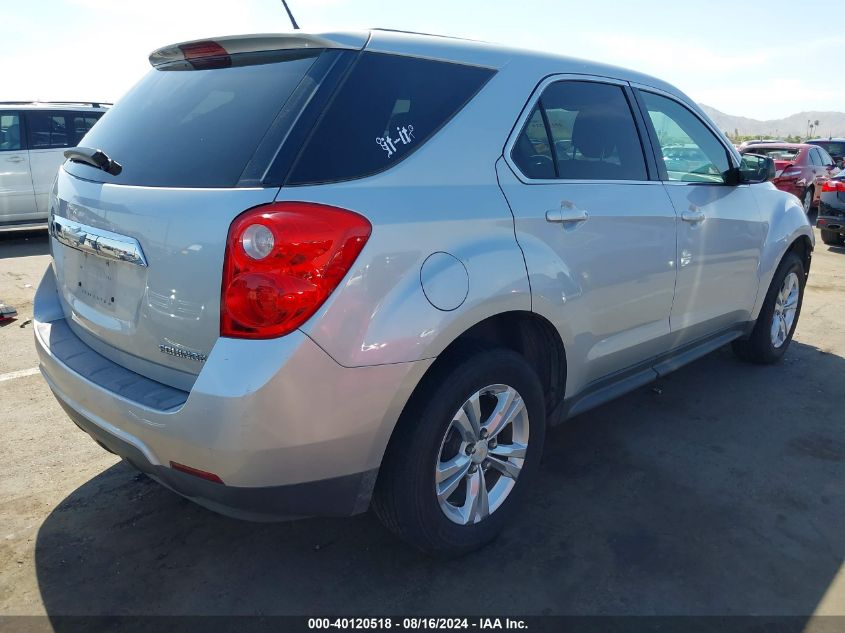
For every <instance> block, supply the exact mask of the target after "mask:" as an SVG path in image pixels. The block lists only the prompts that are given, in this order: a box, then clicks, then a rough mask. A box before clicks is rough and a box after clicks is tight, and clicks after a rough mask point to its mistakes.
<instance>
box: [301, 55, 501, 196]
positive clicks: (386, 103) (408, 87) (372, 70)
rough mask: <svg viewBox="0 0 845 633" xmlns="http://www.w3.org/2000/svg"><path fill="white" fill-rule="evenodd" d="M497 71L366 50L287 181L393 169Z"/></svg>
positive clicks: (325, 179) (337, 178) (336, 178)
mask: <svg viewBox="0 0 845 633" xmlns="http://www.w3.org/2000/svg"><path fill="white" fill-rule="evenodd" d="M493 73H494V71H492V70H490V69H487V68H479V67H476V66H465V65H462V64H456V63H450V62H441V61H434V60H430V59H420V58H415V57H405V56H402V55H388V54H384V53H362V54H361V56H360V58H359V60H358V61H357V62H356V63H355V66H354V67H353V68H352V70H351V71H350V72H349V76H348V77H347V78H346V80H345V81H344V82H343V85H342V86H341V87H340V88H339V89H338V92H337V94H336V95H335V96H334V98H333V99H332V101H331V104H330V105H329V107H328V110H327V111H326V112H325V114H324V115H323V117H322V119H320V121H319V122H318V123H317V125H316V128H315V130H314V132H313V134H312V135H311V138H310V139H309V140H308V142H307V143H306V145H305V147H304V148H303V150H302V152H301V153H300V155H299V157H298V158H297V160H296V163H295V164H294V166H293V169H292V171H291V174H290V176H289V177H288V180H287V184H290V185H302V184H312V183H320V182H334V181H340V180H350V179H353V178H361V177H364V176H368V175H371V174H375V173H377V172H380V171H383V170H385V169H389V168H390V167H392V166H393V165H395V164H396V163H397V162H399V161H400V160H402V159H403V158H405V157H406V156H408V155H409V154H410V153H411V152H413V151H414V150H416V149H417V148H419V147H420V146H421V145H422V144H423V143H425V142H426V141H427V140H428V139H429V138H431V137H432V135H434V134H435V133H436V132H437V131H438V130H439V129H440V128H441V127H443V126H444V125H445V124H446V123H447V122H448V121H449V120H450V119H451V118H452V117H453V116H454V115H455V114H456V113H457V112H458V111H459V110H461V108H463V106H464V105H465V104H466V103H467V102H468V101H469V100H470V99H471V98H472V97H473V96H474V95H475V94H476V93H477V92H478V91H479V90H480V89H481V87H482V86H483V85H484V84H485V83H486V82H487V80H488V79H489V78H490V77H492V76H493ZM459 149H460V148H455V150H456V151H459Z"/></svg>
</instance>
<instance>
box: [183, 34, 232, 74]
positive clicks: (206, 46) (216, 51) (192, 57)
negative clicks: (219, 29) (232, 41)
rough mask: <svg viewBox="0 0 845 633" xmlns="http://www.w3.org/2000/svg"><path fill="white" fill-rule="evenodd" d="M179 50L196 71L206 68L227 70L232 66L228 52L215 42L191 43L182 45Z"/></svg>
mask: <svg viewBox="0 0 845 633" xmlns="http://www.w3.org/2000/svg"><path fill="white" fill-rule="evenodd" d="M179 50H181V51H182V54H183V55H184V56H185V59H186V60H188V62H190V64H191V66H193V67H194V68H196V69H197V70H205V69H208V68H228V67H229V66H231V65H232V58H231V57H229V53H228V51H227V50H226V49H225V48H223V47H222V46H220V44H218V43H217V42H213V41H211V40H208V41H205V42H191V43H189V44H182V45H180V46H179Z"/></svg>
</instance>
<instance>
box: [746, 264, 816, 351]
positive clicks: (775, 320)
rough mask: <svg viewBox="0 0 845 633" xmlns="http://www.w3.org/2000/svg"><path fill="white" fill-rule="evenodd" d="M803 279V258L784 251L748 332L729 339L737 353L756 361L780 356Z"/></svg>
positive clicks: (795, 316) (798, 308)
mask: <svg viewBox="0 0 845 633" xmlns="http://www.w3.org/2000/svg"><path fill="white" fill-rule="evenodd" d="M804 282H805V277H804V263H803V261H801V258H800V257H798V255H796V254H795V253H788V254H787V255H786V256H785V257H784V258H783V261H781V263H780V266H778V269H777V270H776V271H775V275H774V277H773V278H772V283H771V285H770V286H769V291H768V293H766V300H765V301H764V303H763V307H762V308H760V315H759V316H758V317H757V321H756V323H755V324H754V329H753V330H752V331H751V336H750V337H749V338H748V339H742V340H737V341H734V342H733V349H734V352H736V354H737V356H739V357H740V358H742V359H743V360H747V361H750V362H752V363H760V364H770V363H776V362H777V361H779V360H780V359H781V358H783V355H784V354H785V353H786V349H787V348H788V347H789V343H790V342H791V341H792V336H793V334H794V333H795V327H796V326H797V325H798V316H799V315H800V314H801V304H802V303H803V301H804Z"/></svg>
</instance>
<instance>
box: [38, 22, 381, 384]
mask: <svg viewBox="0 0 845 633" xmlns="http://www.w3.org/2000/svg"><path fill="white" fill-rule="evenodd" d="M364 43H365V38H364V37H363V36H361V37H360V38H358V39H357V40H356V37H353V36H344V37H343V38H341V39H340V40H339V41H335V40H331V39H327V38H325V37H317V36H307V35H303V36H251V37H241V38H223V39H218V40H215V41H213V42H190V43H187V44H183V45H176V46H173V47H168V48H166V49H161V50H159V51H156V52H155V53H153V55H151V58H150V59H151V62H152V63H153V66H154V68H153V69H152V70H151V71H150V72H149V74H147V75H146V76H145V77H144V78H143V79H142V80H141V81H140V82H139V83H138V84H137V85H136V86H135V87H134V88H133V89H132V90H131V91H130V92H129V93H128V94H127V95H126V96H124V97H123V99H121V100H120V101H119V102H118V103H117V104H116V105H115V106H114V107H113V108H112V109H111V110H110V111H109V112H108V113H107V114H106V115H105V116H104V117H103V118H102V119H101V120H100V122H99V123H98V124H97V125H96V126H94V128H93V129H92V130H91V131H90V132H89V133H88V134H87V135H86V136H85V137H84V138H83V139H82V141H81V142H80V147H83V148H93V149H98V150H101V151H102V152H104V153H105V154H106V155H107V156H108V157H109V158H110V159H111V160H113V161H116V162H117V163H119V164H120V166H121V167H122V169H121V170H120V172H119V173H118V174H116V175H113V174H112V173H107V172H106V171H104V170H101V169H98V168H97V167H94V166H91V165H89V164H85V163H83V162H76V161H68V162H66V163H65V165H64V167H63V169H62V170H61V171H60V174H59V178H58V180H57V183H56V187H55V190H54V195H53V196H52V199H51V231H52V233H53V239H52V240H51V244H52V249H53V258H54V270H55V273H56V277H57V281H58V287H59V292H60V295H61V300H62V306H63V309H64V313H65V317H66V319H67V321H68V323H69V324H70V326H71V328H73V330H74V332H75V333H76V334H77V335H78V336H79V337H80V338H82V339H83V340H84V341H85V342H86V343H88V344H89V345H90V346H91V347H93V348H94V349H95V350H97V351H98V352H99V353H101V354H103V355H104V356H106V357H107V358H110V359H111V360H113V361H115V362H117V363H119V364H121V365H124V366H126V367H128V368H130V369H132V370H133V371H136V372H138V373H141V374H143V375H146V376H148V377H150V378H153V379H155V380H158V381H159V382H163V383H165V384H169V385H172V386H174V387H178V388H181V389H189V388H190V386H191V385H192V384H193V380H194V379H195V377H196V375H197V374H198V373H199V371H200V369H201V368H202V362H203V360H204V358H205V356H207V355H208V353H209V352H210V350H211V348H212V347H213V346H214V343H215V341H216V340H217V338H218V336H219V331H220V330H219V328H220V289H221V288H220V286H221V274H222V268H223V259H224V252H225V245H226V237H227V233H228V229H229V226H230V224H231V222H232V220H233V219H234V218H235V217H237V216H238V215H239V214H241V213H242V212H243V211H245V210H246V209H249V208H251V207H254V206H256V205H259V204H263V203H269V202H271V201H272V200H273V199H274V197H275V196H276V194H277V192H278V190H279V184H278V183H277V182H274V177H273V174H274V173H276V172H278V171H279V170H280V164H282V165H283V164H284V163H285V161H289V160H290V158H289V157H287V156H286V155H285V150H284V148H285V147H287V146H289V145H294V146H295V145H297V144H299V143H301V139H298V138H297V134H300V135H301V134H303V133H304V132H302V130H307V129H310V127H311V124H312V123H310V122H308V121H307V120H305V119H307V118H308V117H309V116H316V114H314V112H316V110H315V108H317V106H318V105H319V100H320V98H321V96H320V95H321V94H322V93H326V92H330V90H329V89H328V88H327V86H329V85H331V83H332V82H333V81H336V79H337V77H339V76H340V75H341V74H342V72H344V64H348V63H351V59H349V58H350V57H353V56H354V55H353V54H352V53H350V52H349V51H348V50H342V49H358V48H361V47H362V46H363V45H364ZM322 98H327V97H322ZM317 109H318V108H317Z"/></svg>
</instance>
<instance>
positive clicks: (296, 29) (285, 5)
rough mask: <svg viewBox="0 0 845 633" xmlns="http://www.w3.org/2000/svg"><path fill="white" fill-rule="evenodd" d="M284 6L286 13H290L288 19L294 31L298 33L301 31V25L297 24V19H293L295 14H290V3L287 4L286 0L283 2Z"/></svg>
mask: <svg viewBox="0 0 845 633" xmlns="http://www.w3.org/2000/svg"><path fill="white" fill-rule="evenodd" d="M282 4H283V5H284V7H285V11H287V12H288V17H289V18H290V23H291V24H292V25H293V28H294V30H295V31H298V30H299V25H298V24H297V23H296V20H295V19H294V17H293V13H291V12H290V9H289V8H288V3H287V2H285V0H282Z"/></svg>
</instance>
